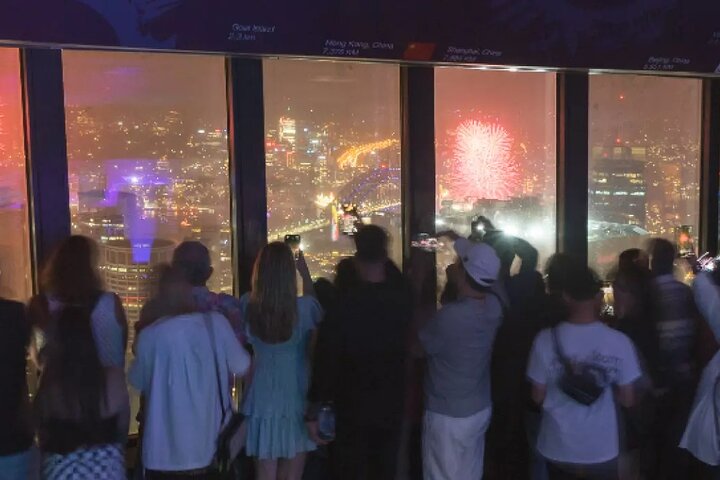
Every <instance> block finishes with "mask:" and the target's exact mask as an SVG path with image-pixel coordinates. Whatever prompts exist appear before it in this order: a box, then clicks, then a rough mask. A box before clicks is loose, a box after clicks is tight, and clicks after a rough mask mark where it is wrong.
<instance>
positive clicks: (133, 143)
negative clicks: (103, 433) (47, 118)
mask: <svg viewBox="0 0 720 480" xmlns="http://www.w3.org/2000/svg"><path fill="white" fill-rule="evenodd" d="M63 63H64V74H65V102H66V109H65V111H66V122H67V142H68V163H69V165H68V167H69V172H68V173H69V179H70V210H71V214H72V229H73V232H74V233H80V234H83V235H87V236H89V237H92V238H94V239H95V240H97V241H98V242H99V244H100V250H101V251H100V264H101V265H100V266H101V269H102V273H103V276H104V280H105V285H106V287H107V288H108V289H109V290H112V291H114V292H116V293H117V294H118V295H120V298H121V299H122V301H123V305H124V306H125V309H126V311H127V314H128V320H129V322H130V331H131V334H130V336H131V339H130V343H132V332H133V324H134V322H136V321H137V319H138V314H139V311H140V308H141V307H142V305H143V304H144V302H145V301H146V300H147V298H148V297H149V296H150V295H151V294H152V292H153V289H154V286H155V283H156V281H157V276H158V271H157V268H156V266H157V264H158V263H161V262H168V261H169V260H170V258H171V255H172V250H173V248H174V246H175V245H176V244H177V243H179V242H181V241H183V240H199V241H201V242H203V243H204V244H205V245H206V246H207V247H208V248H209V249H210V252H211V256H212V262H213V265H214V268H215V272H214V274H213V277H212V278H211V281H210V283H209V287H210V288H211V289H213V290H216V291H224V292H229V293H231V292H232V287H233V272H232V267H231V266H232V262H231V231H230V187H229V176H228V175H229V173H228V164H229V162H228V151H227V128H226V127H227V112H226V102H225V71H224V63H223V59H222V58H219V57H202V56H180V55H166V54H145V53H142V54H141V53H110V52H97V53H96V52H65V53H64V54H63ZM130 355H131V354H130V353H129V352H128V359H129V357H130ZM133 407H134V410H136V408H137V398H133ZM135 413H136V411H133V414H132V418H133V420H134V419H135Z"/></svg>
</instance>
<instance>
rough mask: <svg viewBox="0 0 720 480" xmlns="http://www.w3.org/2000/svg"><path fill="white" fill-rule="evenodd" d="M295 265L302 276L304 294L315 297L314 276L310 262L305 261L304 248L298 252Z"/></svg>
mask: <svg viewBox="0 0 720 480" xmlns="http://www.w3.org/2000/svg"><path fill="white" fill-rule="evenodd" d="M295 266H296V268H297V271H298V273H299V274H300V278H302V286H303V291H302V294H303V295H305V296H310V297H314V296H315V286H314V285H313V281H312V277H311V276H310V269H309V268H308V264H307V262H306V261H305V254H304V253H303V252H302V250H300V251H299V252H298V254H297V259H296V260H295Z"/></svg>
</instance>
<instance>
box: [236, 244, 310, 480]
mask: <svg viewBox="0 0 720 480" xmlns="http://www.w3.org/2000/svg"><path fill="white" fill-rule="evenodd" d="M296 270H297V271H298V272H299V273H300V276H301V277H302V279H303V292H304V294H305V295H303V296H301V297H298V293H297V283H296V276H295V275H296V273H295V272H296ZM241 303H242V309H243V313H244V315H245V319H246V322H247V325H248V330H249V332H248V333H249V342H250V344H251V345H252V346H253V349H254V352H255V372H254V374H253V378H252V383H251V384H250V387H249V389H248V391H247V394H246V396H245V399H244V401H243V408H242V411H243V413H244V414H245V415H246V416H247V419H246V422H247V444H246V448H247V453H248V455H249V456H251V457H255V458H256V459H257V478H258V479H259V480H275V479H276V478H283V479H288V480H300V478H301V477H302V471H303V466H304V463H305V454H306V452H309V451H312V450H314V449H315V444H314V443H313V442H312V441H311V440H310V438H309V436H308V432H307V429H306V427H305V423H304V420H303V415H304V412H305V397H306V393H307V388H308V370H309V369H308V356H309V346H310V345H312V341H311V339H312V336H313V335H314V330H315V327H316V325H317V323H318V321H319V320H320V318H321V315H322V311H321V308H320V305H319V303H318V302H317V300H316V299H315V298H314V296H313V295H312V279H311V278H310V273H309V271H308V267H307V264H306V263H305V259H304V257H303V255H302V252H300V253H299V254H298V256H297V258H294V256H293V253H292V251H291V249H290V247H288V246H287V245H285V244H284V243H280V242H274V243H270V244H269V245H267V246H266V247H265V248H263V249H262V251H261V252H260V254H259V255H258V257H257V260H256V261H255V267H254V271H253V277H252V291H251V292H250V293H249V294H246V295H245V296H244V297H243V298H242V299H241Z"/></svg>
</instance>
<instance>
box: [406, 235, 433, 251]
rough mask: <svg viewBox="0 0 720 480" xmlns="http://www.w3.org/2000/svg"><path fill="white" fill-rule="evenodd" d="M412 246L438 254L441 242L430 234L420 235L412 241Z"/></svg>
mask: <svg viewBox="0 0 720 480" xmlns="http://www.w3.org/2000/svg"><path fill="white" fill-rule="evenodd" d="M410 246H412V247H413V248H419V249H420V250H423V251H426V252H437V250H438V248H440V242H439V241H438V239H437V238H435V237H431V236H430V234H429V233H419V234H417V235H416V236H415V238H414V239H413V240H412V242H411V243H410Z"/></svg>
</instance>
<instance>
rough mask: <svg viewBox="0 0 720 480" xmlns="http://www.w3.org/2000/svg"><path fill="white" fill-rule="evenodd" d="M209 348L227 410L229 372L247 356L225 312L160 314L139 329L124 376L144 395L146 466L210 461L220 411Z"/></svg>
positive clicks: (238, 369)
mask: <svg viewBox="0 0 720 480" xmlns="http://www.w3.org/2000/svg"><path fill="white" fill-rule="evenodd" d="M208 316H209V317H210V319H211V321H212V326H213V331H214V336H215V348H214V352H213V347H212V346H211V343H210V332H209V331H208V329H207V327H206V318H207V317H208ZM213 354H216V355H217V358H218V365H219V370H220V379H225V380H226V381H221V388H222V396H223V401H224V402H225V405H226V409H228V411H230V410H229V409H230V392H229V386H230V385H229V381H228V380H229V378H230V374H231V373H234V374H237V375H241V374H243V373H245V371H247V369H248V367H249V366H250V356H249V355H248V353H247V352H246V351H245V349H244V348H243V347H242V346H241V345H240V342H238V340H237V337H236V336H235V334H234V333H233V330H232V328H231V327H230V323H229V322H228V320H227V319H226V318H225V317H224V316H222V315H221V314H219V313H216V312H213V313H209V314H202V313H191V314H187V315H179V316H176V317H168V318H163V319H160V320H158V321H157V322H155V323H153V324H152V325H150V326H148V327H146V328H145V329H144V330H143V331H142V332H141V333H140V337H139V339H138V343H137V354H136V358H135V361H134V362H133V364H132V367H130V373H129V379H130V384H131V385H132V386H133V387H135V388H136V389H138V390H140V391H141V392H142V393H143V394H144V395H145V420H144V424H143V425H144V427H143V428H144V433H143V445H142V449H143V452H142V454H143V463H144V466H145V468H148V469H150V470H164V471H180V470H194V469H198V468H204V467H207V466H208V465H209V464H210V462H211V461H212V458H213V455H214V454H215V445H216V440H217V436H218V433H219V431H220V422H221V417H222V412H221V409H220V400H219V399H218V386H217V375H216V371H215V362H214V360H213ZM226 420H227V419H226Z"/></svg>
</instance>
